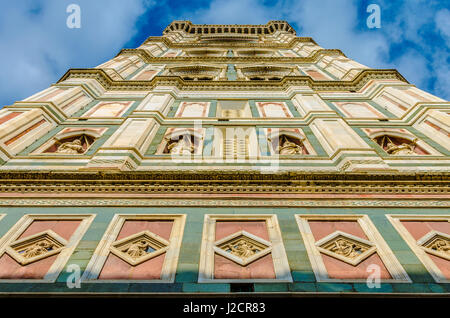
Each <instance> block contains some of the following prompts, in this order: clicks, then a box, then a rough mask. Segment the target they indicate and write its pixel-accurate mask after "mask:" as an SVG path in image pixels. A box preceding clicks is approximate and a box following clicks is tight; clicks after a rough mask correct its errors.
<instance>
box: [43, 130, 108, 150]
mask: <svg viewBox="0 0 450 318" xmlns="http://www.w3.org/2000/svg"><path fill="white" fill-rule="evenodd" d="M99 137H100V136H99V135H97V134H95V133H93V132H88V131H86V132H80V131H78V132H74V133H67V134H62V135H59V136H57V137H54V138H53V142H52V144H51V146H50V147H48V148H46V149H45V150H44V151H43V153H54V154H66V155H80V154H84V153H85V152H86V151H87V150H88V149H89V148H90V147H91V145H92V144H93V143H94V142H95V140H96V139H97V138H99Z"/></svg>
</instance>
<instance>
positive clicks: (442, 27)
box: [435, 9, 450, 46]
mask: <svg viewBox="0 0 450 318" xmlns="http://www.w3.org/2000/svg"><path fill="white" fill-rule="evenodd" d="M435 23H436V27H437V29H438V30H439V32H440V33H441V35H442V36H443V37H444V39H445V41H446V43H447V46H450V10H447V9H443V10H440V11H438V12H437V13H436V17H435Z"/></svg>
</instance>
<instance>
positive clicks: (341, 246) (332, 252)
mask: <svg viewBox="0 0 450 318" xmlns="http://www.w3.org/2000/svg"><path fill="white" fill-rule="evenodd" d="M315 245H316V247H317V249H318V250H319V251H320V252H321V253H324V254H326V255H328V256H331V257H334V258H336V259H338V260H341V261H343V262H346V263H348V264H350V265H353V266H356V265H358V264H359V263H361V262H362V261H363V260H365V259H366V258H368V257H369V256H370V255H372V254H373V253H374V252H375V251H376V247H375V244H373V243H372V242H370V241H367V240H365V239H362V238H359V237H357V236H354V235H351V234H348V233H344V232H341V231H336V232H334V233H332V234H330V235H328V236H326V237H324V238H322V239H321V240H319V241H317V242H316V243H315Z"/></svg>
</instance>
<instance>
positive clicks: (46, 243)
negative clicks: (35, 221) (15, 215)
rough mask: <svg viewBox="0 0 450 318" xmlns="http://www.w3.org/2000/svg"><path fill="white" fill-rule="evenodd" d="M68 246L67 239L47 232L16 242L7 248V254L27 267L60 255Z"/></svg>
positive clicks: (49, 231)
mask: <svg viewBox="0 0 450 318" xmlns="http://www.w3.org/2000/svg"><path fill="white" fill-rule="evenodd" d="M66 245H67V241H66V240H65V239H63V238H62V237H61V236H59V235H58V234H56V233H55V232H53V231H52V230H47V231H43V232H40V233H37V234H34V235H31V236H28V237H25V238H23V239H20V240H17V241H14V242H13V243H11V244H10V245H9V246H8V247H6V252H7V253H8V254H9V255H10V256H11V257H12V258H14V259H15V260H16V261H17V262H18V263H20V264H21V265H27V264H30V263H33V262H36V261H38V260H41V259H44V258H47V257H49V256H52V255H55V254H58V253H59V252H61V251H62V250H63V249H64V247H65V246H66Z"/></svg>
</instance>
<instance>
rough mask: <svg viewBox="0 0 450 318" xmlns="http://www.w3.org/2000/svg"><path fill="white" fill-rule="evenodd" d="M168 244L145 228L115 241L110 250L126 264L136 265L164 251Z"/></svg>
mask: <svg viewBox="0 0 450 318" xmlns="http://www.w3.org/2000/svg"><path fill="white" fill-rule="evenodd" d="M169 244H170V243H169V242H168V241H167V240H165V239H163V238H162V237H160V236H158V235H156V234H154V233H152V232H150V231H148V230H147V231H142V232H139V233H136V234H133V235H130V236H128V237H125V238H123V239H121V240H118V241H115V242H114V243H113V244H112V245H111V247H110V251H111V252H112V253H113V254H114V255H116V256H117V257H119V258H120V259H122V260H124V261H125V262H127V263H128V264H130V265H132V266H136V265H139V264H141V263H143V262H145V261H147V260H149V259H151V258H154V257H156V256H158V255H161V254H162V253H165V252H166V251H167V249H168V248H169Z"/></svg>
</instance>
